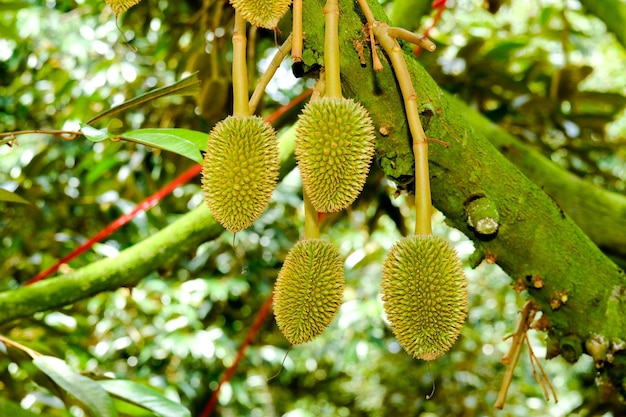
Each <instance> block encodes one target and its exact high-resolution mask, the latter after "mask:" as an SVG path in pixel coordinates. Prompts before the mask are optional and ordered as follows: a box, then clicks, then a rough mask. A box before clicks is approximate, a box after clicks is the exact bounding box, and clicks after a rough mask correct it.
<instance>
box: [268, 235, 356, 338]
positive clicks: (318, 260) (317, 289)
mask: <svg viewBox="0 0 626 417" xmlns="http://www.w3.org/2000/svg"><path fill="white" fill-rule="evenodd" d="M344 286H345V279H344V277H343V261H342V259H341V255H340V254H339V250H338V249H337V248H336V247H335V245H333V244H332V243H330V242H328V241H325V240H321V239H305V240H300V241H299V242H298V243H296V245H295V246H294V247H293V248H292V249H291V250H290V251H289V253H288V254H287V257H286V258H285V263H284V264H283V267H282V269H281V270H280V272H279V274H278V279H277V280H276V285H275V287H274V315H275V316H276V323H277V324H278V327H279V328H280V330H281V332H282V333H283V335H285V338H286V339H287V340H288V341H289V342H290V343H291V344H294V345H296V344H299V343H306V342H309V341H311V340H313V339H314V338H315V337H317V336H319V335H320V334H322V333H323V332H324V330H326V328H327V327H328V326H330V324H331V323H332V321H333V320H334V318H335V316H336V315H337V313H338V312H339V307H341V303H342V301H343V290H344Z"/></svg>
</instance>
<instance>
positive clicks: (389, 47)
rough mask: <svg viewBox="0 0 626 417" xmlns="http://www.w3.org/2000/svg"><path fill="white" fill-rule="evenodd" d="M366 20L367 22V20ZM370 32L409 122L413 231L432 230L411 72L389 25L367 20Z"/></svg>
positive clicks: (425, 158) (423, 147)
mask: <svg viewBox="0 0 626 417" xmlns="http://www.w3.org/2000/svg"><path fill="white" fill-rule="evenodd" d="M368 23H369V22H368ZM371 26H372V29H373V31H374V35H375V36H376V39H378V42H379V43H380V45H381V46H382V47H383V49H384V50H385V52H386V53H387V56H388V57H389V60H390V61H391V65H392V66H393V70H394V73H395V75H396V78H397V80H398V84H399V85H400V91H401V92H402V98H403V100H404V108H405V111H406V117H407V120H408V123H409V130H410V132H411V137H412V138H413V156H414V158H415V211H416V220H415V234H424V235H430V234H432V225H431V220H430V217H431V215H430V214H431V213H430V212H431V206H432V201H431V196H430V176H429V174H428V142H427V141H426V134H425V133H424V128H423V127H422V123H421V122H420V118H419V110H418V108H417V94H416V93H415V89H414V88H413V83H412V82H411V76H410V74H409V70H408V68H407V65H406V61H405V60H404V54H403V53H402V48H401V47H400V45H399V44H398V42H397V41H396V40H395V38H393V37H392V36H390V35H389V33H388V29H389V26H388V25H387V24H386V23H382V22H378V21H375V22H373V23H372V24H371Z"/></svg>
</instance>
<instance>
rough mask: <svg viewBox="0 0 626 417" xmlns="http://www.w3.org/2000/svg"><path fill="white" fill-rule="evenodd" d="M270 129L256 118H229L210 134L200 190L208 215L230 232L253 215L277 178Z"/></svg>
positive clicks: (259, 211)
mask: <svg viewBox="0 0 626 417" xmlns="http://www.w3.org/2000/svg"><path fill="white" fill-rule="evenodd" d="M278 169H279V161H278V142H277V141H276V132H275V131H274V128H273V127H272V126H271V125H269V124H267V123H265V122H264V121H263V120H262V119H261V118H260V117H257V116H229V117H227V118H226V119H224V120H222V121H221V122H219V123H217V124H216V125H215V127H214V128H213V129H212V130H211V133H210V134H209V140H208V144H207V150H206V153H205V154H204V161H203V163H202V190H203V191H204V200H205V201H206V203H207V205H208V206H209V209H210V210H211V213H212V214H213V217H215V219H216V220H217V221H218V222H220V224H222V226H224V227H225V228H226V229H228V230H230V231H231V232H234V233H236V232H239V231H241V230H243V229H245V228H247V227H248V226H250V225H251V224H252V223H254V221H255V220H256V219H258V218H259V217H260V216H261V214H262V213H263V210H265V207H266V206H267V204H268V202H269V200H270V198H271V196H272V192H273V191H274V189H275V188H276V183H277V181H278Z"/></svg>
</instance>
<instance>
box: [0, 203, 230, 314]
mask: <svg viewBox="0 0 626 417" xmlns="http://www.w3.org/2000/svg"><path fill="white" fill-rule="evenodd" d="M223 231H224V229H223V228H222V226H220V225H219V223H217V222H216V221H215V220H214V219H213V216H211V213H209V209H208V208H206V206H205V205H204V204H203V205H202V206H200V207H198V208H197V209H195V210H194V211H192V212H190V213H188V214H186V215H185V216H183V217H182V218H181V219H179V220H178V221H176V222H175V223H173V224H171V225H170V226H168V227H166V228H165V229H163V230H161V231H160V232H158V233H156V234H154V235H152V236H150V237H149V238H148V239H146V240H144V241H142V242H140V243H137V244H136V245H134V246H132V247H130V248H128V249H126V250H124V251H122V252H121V253H120V254H119V255H118V256H117V257H115V258H107V259H102V260H100V261H98V262H94V263H92V264H89V265H87V266H85V267H83V268H80V269H77V270H75V271H74V272H71V273H69V274H67V275H62V276H59V277H55V278H50V279H47V280H45V281H41V282H38V283H36V284H33V285H30V286H28V287H22V288H19V289H17V290H13V291H4V292H1V293H0V323H6V322H8V321H10V320H14V319H17V318H21V317H29V316H31V315H32V314H33V313H36V312H38V311H45V310H49V309H53V308H58V307H62V306H64V305H67V304H71V303H73V302H75V301H78V300H82V299H84V298H87V297H90V296H92V295H95V294H97V293H99V292H102V291H113V290H116V289H118V288H120V287H126V286H133V285H135V284H136V283H138V282H139V281H140V280H141V279H143V278H145V277H146V276H147V275H149V274H150V273H151V272H153V271H155V270H156V269H157V268H160V267H162V266H164V265H168V264H169V263H170V262H172V261H174V260H175V259H177V258H178V257H180V256H182V255H184V254H187V253H190V252H191V251H193V250H194V249H196V248H197V247H198V246H199V245H200V244H201V243H202V242H204V241H206V240H210V239H214V238H216V237H217V236H219V235H220V234H221V233H222V232H223Z"/></svg>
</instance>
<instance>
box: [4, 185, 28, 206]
mask: <svg viewBox="0 0 626 417" xmlns="http://www.w3.org/2000/svg"><path fill="white" fill-rule="evenodd" d="M0 201H9V202H11V203H20V204H30V201H28V200H26V199H24V198H22V197H20V196H19V195H17V194H15V193H12V192H11V191H7V190H4V189H2V188H0Z"/></svg>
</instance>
